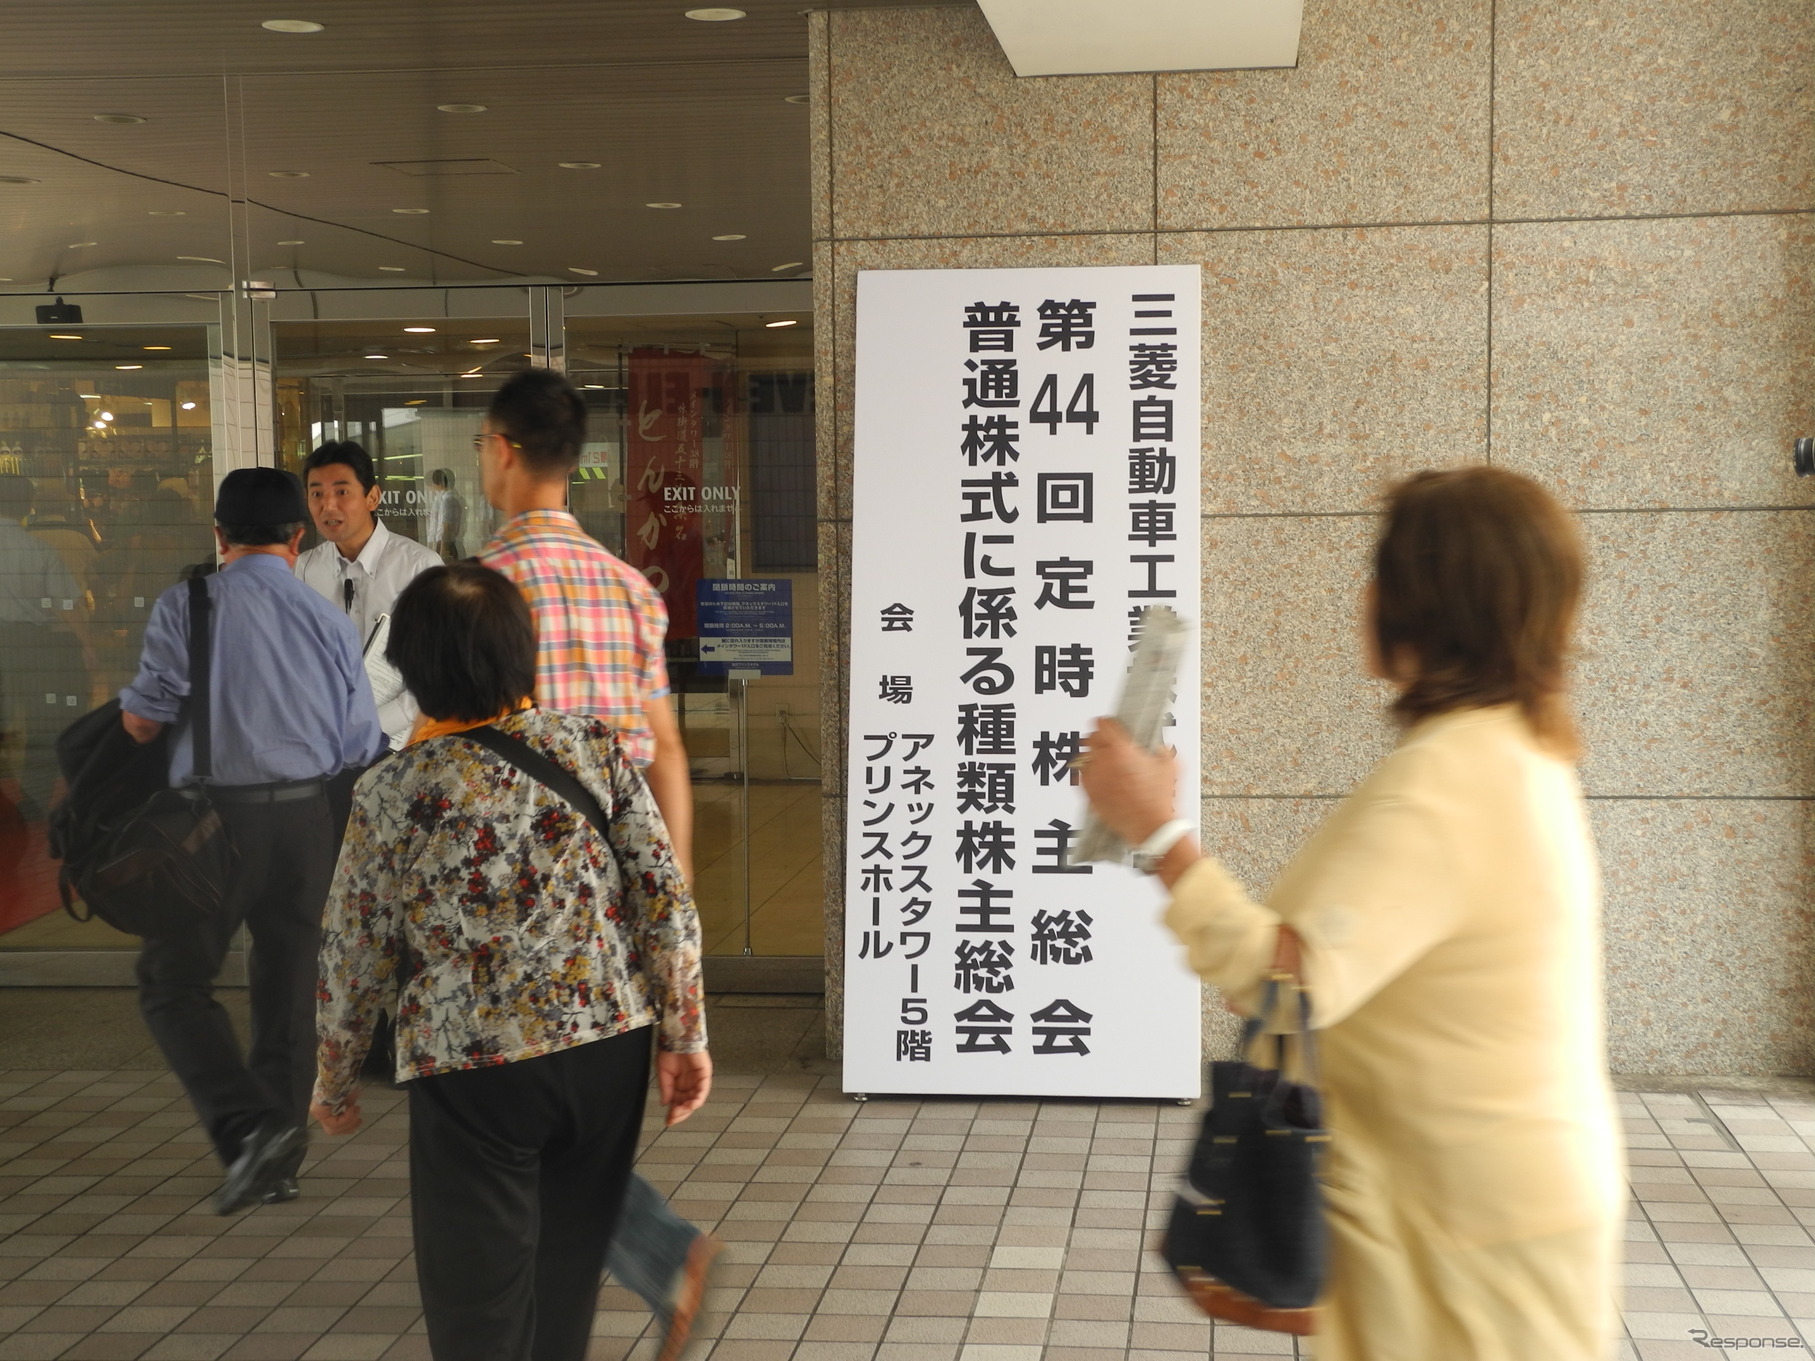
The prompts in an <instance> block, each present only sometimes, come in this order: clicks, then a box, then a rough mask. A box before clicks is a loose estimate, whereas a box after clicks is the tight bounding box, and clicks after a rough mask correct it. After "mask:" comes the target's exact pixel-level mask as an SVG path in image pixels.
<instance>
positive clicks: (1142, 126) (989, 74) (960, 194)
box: [827, 8, 1153, 238]
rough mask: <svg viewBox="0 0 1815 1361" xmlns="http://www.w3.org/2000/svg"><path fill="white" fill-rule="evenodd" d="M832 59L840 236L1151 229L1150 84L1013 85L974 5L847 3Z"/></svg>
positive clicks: (1120, 79) (1103, 79) (835, 27)
mask: <svg viewBox="0 0 1815 1361" xmlns="http://www.w3.org/2000/svg"><path fill="white" fill-rule="evenodd" d="M830 18H831V30H830V42H829V44H828V52H827V60H828V62H829V69H830V75H829V79H830V85H831V90H830V103H831V109H832V125H833V137H832V147H831V171H832V183H833V185H834V193H835V199H834V203H833V208H832V213H833V218H832V220H833V230H834V232H835V234H836V235H838V236H840V237H846V238H848V237H863V236H997V235H1000V236H1011V235H1033V234H1040V233H1047V232H1126V231H1147V230H1151V229H1152V226H1153V81H1152V79H1151V78H1150V77H1135V78H1133V79H1130V78H1129V77H1126V76H1072V77H1068V78H1066V79H1064V80H1017V79H1016V78H1015V73H1014V71H1013V69H1012V68H1011V67H1010V66H1009V64H1008V59H1007V58H1006V57H1004V56H1003V55H1002V49H1001V48H1000V47H998V46H997V45H996V40H995V37H994V36H993V35H992V34H991V32H990V28H989V24H988V23H987V22H986V21H985V20H984V18H983V15H982V14H981V13H980V12H978V11H977V10H973V9H962V8H949V9H921V10H887V9H870V10H839V11H834V12H833V13H832V15H831V16H830Z"/></svg>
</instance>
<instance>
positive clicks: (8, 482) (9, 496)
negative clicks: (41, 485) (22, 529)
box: [0, 473, 38, 520]
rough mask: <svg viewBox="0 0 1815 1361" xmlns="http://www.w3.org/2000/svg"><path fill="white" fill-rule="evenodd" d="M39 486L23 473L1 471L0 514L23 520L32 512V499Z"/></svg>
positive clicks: (35, 495)
mask: <svg viewBox="0 0 1815 1361" xmlns="http://www.w3.org/2000/svg"><path fill="white" fill-rule="evenodd" d="M37 494H38V487H37V484H36V483H34V482H33V481H32V480H31V479H30V478H29V477H26V476H25V475H24V474H22V473H0V515H4V516H6V518H7V519H9V520H23V519H24V518H25V517H26V516H27V515H30V514H31V512H32V501H33V500H34V499H35V498H36V497H37Z"/></svg>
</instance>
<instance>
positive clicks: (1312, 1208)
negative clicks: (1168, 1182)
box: [1160, 970, 1330, 1336]
mask: <svg viewBox="0 0 1815 1361" xmlns="http://www.w3.org/2000/svg"><path fill="white" fill-rule="evenodd" d="M1292 981H1293V980H1292V979H1291V977H1290V976H1289V975H1284V974H1282V973H1281V972H1279V971H1278V970H1275V971H1274V973H1273V974H1272V975H1270V976H1269V977H1268V979H1267V983H1266V988H1265V991H1264V994H1263V997H1262V1001H1261V1006H1260V1012H1259V1015H1257V1016H1256V1017H1254V1018H1252V1019H1250V1020H1249V1021H1248V1023H1247V1025H1246V1026H1244V1027H1243V1029H1242V1044H1241V1050H1240V1053H1239V1056H1238V1057H1237V1058H1235V1059H1234V1060H1232V1061H1228V1062H1219V1063H1212V1064H1211V1065H1210V1109H1209V1110H1208V1111H1207V1112H1206V1113H1205V1115H1204V1127H1203V1130H1202V1131H1201V1132H1200V1133H1199V1134H1198V1137H1197V1146H1196V1147H1195V1148H1194V1149H1193V1150H1192V1153H1191V1163H1190V1166H1189V1167H1188V1168H1187V1169H1186V1173H1185V1177H1184V1181H1183V1185H1182V1186H1180V1188H1179V1192H1178V1195H1177V1197H1176V1198H1175V1199H1174V1201H1173V1203H1172V1219H1171V1221H1170V1223H1169V1224H1168V1226H1167V1230H1166V1237H1165V1240H1164V1242H1163V1243H1162V1244H1161V1245H1160V1252H1161V1255H1163V1256H1164V1257H1165V1259H1166V1264H1167V1265H1168V1266H1170V1267H1171V1268H1172V1270H1173V1272H1174V1273H1175V1274H1176V1275H1177V1276H1178V1279H1179V1283H1180V1284H1181V1285H1183V1286H1184V1287H1185V1290H1186V1292H1187V1293H1188V1294H1189V1295H1190V1296H1191V1299H1192V1302H1193V1303H1194V1304H1196V1305H1197V1307H1198V1308H1200V1309H1202V1310H1203V1311H1204V1312H1205V1313H1206V1314H1208V1315H1210V1317H1212V1318H1216V1319H1222V1320H1225V1321H1227V1322H1230V1323H1239V1324H1242V1325H1243V1326H1245V1327H1249V1328H1262V1329H1267V1330H1269V1331H1272V1332H1280V1333H1295V1334H1298V1335H1300V1336H1303V1335H1307V1334H1310V1333H1314V1332H1316V1331H1317V1311H1316V1309H1315V1307H1314V1306H1315V1304H1316V1302H1317V1297H1318V1294H1319V1293H1320V1292H1321V1291H1322V1289H1323V1279H1324V1262H1325V1256H1326V1248H1325V1241H1324V1223H1323V1194H1322V1191H1321V1189H1320V1188H1319V1186H1318V1184H1317V1168H1318V1163H1319V1161H1320V1160H1321V1156H1322V1151H1323V1147H1324V1145H1325V1144H1327V1143H1328V1142H1329V1138H1330V1136H1329V1134H1328V1133H1327V1132H1326V1131H1325V1130H1324V1128H1323V1126H1322V1120H1323V1116H1322V1109H1321V1106H1322V1103H1321V1101H1320V1100H1319V1098H1318V1093H1317V1089H1316V1087H1315V1086H1313V1085H1311V1084H1310V1083H1305V1082H1292V1081H1289V1080H1288V1079H1287V1078H1286V1076H1285V1069H1286V1061H1287V1054H1288V1044H1289V1042H1292V1041H1296V1045H1297V1047H1298V1048H1299V1049H1300V1053H1301V1057H1302V1060H1303V1063H1304V1065H1305V1067H1304V1069H1303V1071H1304V1072H1305V1073H1306V1075H1307V1076H1310V1077H1312V1078H1313V1080H1314V1066H1315V1062H1316V1059H1315V1043H1316V1042H1315V1040H1313V1038H1312V1035H1311V1030H1310V1003H1309V1001H1308V1000H1307V999H1306V997H1305V994H1304V993H1303V992H1302V991H1298V992H1297V994H1296V995H1297V999H1298V1013H1299V1014H1298V1018H1297V1020H1298V1034H1297V1035H1276V1036H1274V1041H1275V1045H1274V1059H1273V1062H1274V1065H1275V1066H1274V1067H1272V1068H1262V1067H1258V1066H1256V1065H1255V1064H1254V1063H1251V1062H1250V1061H1249V1051H1250V1049H1251V1047H1252V1046H1253V1044H1254V1042H1255V1040H1256V1039H1258V1038H1259V1036H1260V1032H1261V1030H1262V1029H1263V1027H1264V1026H1265V1024H1266V1023H1267V1022H1268V1021H1270V1020H1271V1019H1272V1017H1273V1016H1274V1015H1275V1012H1276V1009H1277V1008H1278V1006H1279V1001H1280V991H1281V984H1282V983H1284V984H1287V985H1290V984H1291V983H1292Z"/></svg>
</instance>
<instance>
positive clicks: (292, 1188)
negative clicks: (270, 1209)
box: [259, 1177, 302, 1205]
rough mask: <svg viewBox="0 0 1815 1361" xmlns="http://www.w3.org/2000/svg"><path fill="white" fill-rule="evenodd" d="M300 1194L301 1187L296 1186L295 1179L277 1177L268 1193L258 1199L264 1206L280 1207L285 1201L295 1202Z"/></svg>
mask: <svg viewBox="0 0 1815 1361" xmlns="http://www.w3.org/2000/svg"><path fill="white" fill-rule="evenodd" d="M301 1194H302V1187H300V1186H298V1185H297V1184H296V1178H295V1177H279V1178H278V1179H277V1181H276V1182H275V1183H274V1184H273V1185H272V1187H271V1189H270V1190H269V1191H266V1192H265V1193H264V1195H262V1196H260V1197H259V1200H260V1201H261V1202H263V1203H264V1204H266V1205H282V1204H283V1203H284V1202H285V1201H287V1200H295V1199H296V1198H297V1197H298V1196H300V1195H301Z"/></svg>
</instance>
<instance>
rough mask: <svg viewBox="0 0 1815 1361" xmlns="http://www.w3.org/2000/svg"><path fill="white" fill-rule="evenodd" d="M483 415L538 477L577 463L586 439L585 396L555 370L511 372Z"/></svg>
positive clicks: (568, 469)
mask: <svg viewBox="0 0 1815 1361" xmlns="http://www.w3.org/2000/svg"><path fill="white" fill-rule="evenodd" d="M485 414H486V417H487V418H488V419H489V420H490V421H491V423H492V428H493V429H494V430H496V431H497V433H499V434H501V435H503V436H504V437H505V438H506V439H508V440H509V441H510V442H511V443H512V444H514V445H516V446H517V447H518V448H519V449H521V450H522V452H523V459H524V462H526V463H528V464H529V466H530V468H531V470H533V471H534V472H535V473H537V474H538V475H540V476H542V477H544V478H551V479H552V478H555V477H559V476H561V475H563V474H565V473H568V472H571V471H572V470H573V469H574V468H575V467H577V466H578V465H579V462H580V448H581V446H582V445H584V444H585V443H586V399H585V398H583V397H581V396H580V394H579V393H578V392H577V391H575V390H574V385H573V384H572V383H570V382H568V381H567V379H565V378H563V377H562V376H561V375H560V374H558V373H556V372H555V371H554V370H553V369H524V370H522V371H521V372H520V373H516V374H513V375H511V377H510V378H508V379H506V380H505V383H504V386H503V387H501V388H499V389H498V391H497V393H496V394H495V395H494V396H493V397H492V404H491V407H490V409H489V410H487V411H486V413H485Z"/></svg>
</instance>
